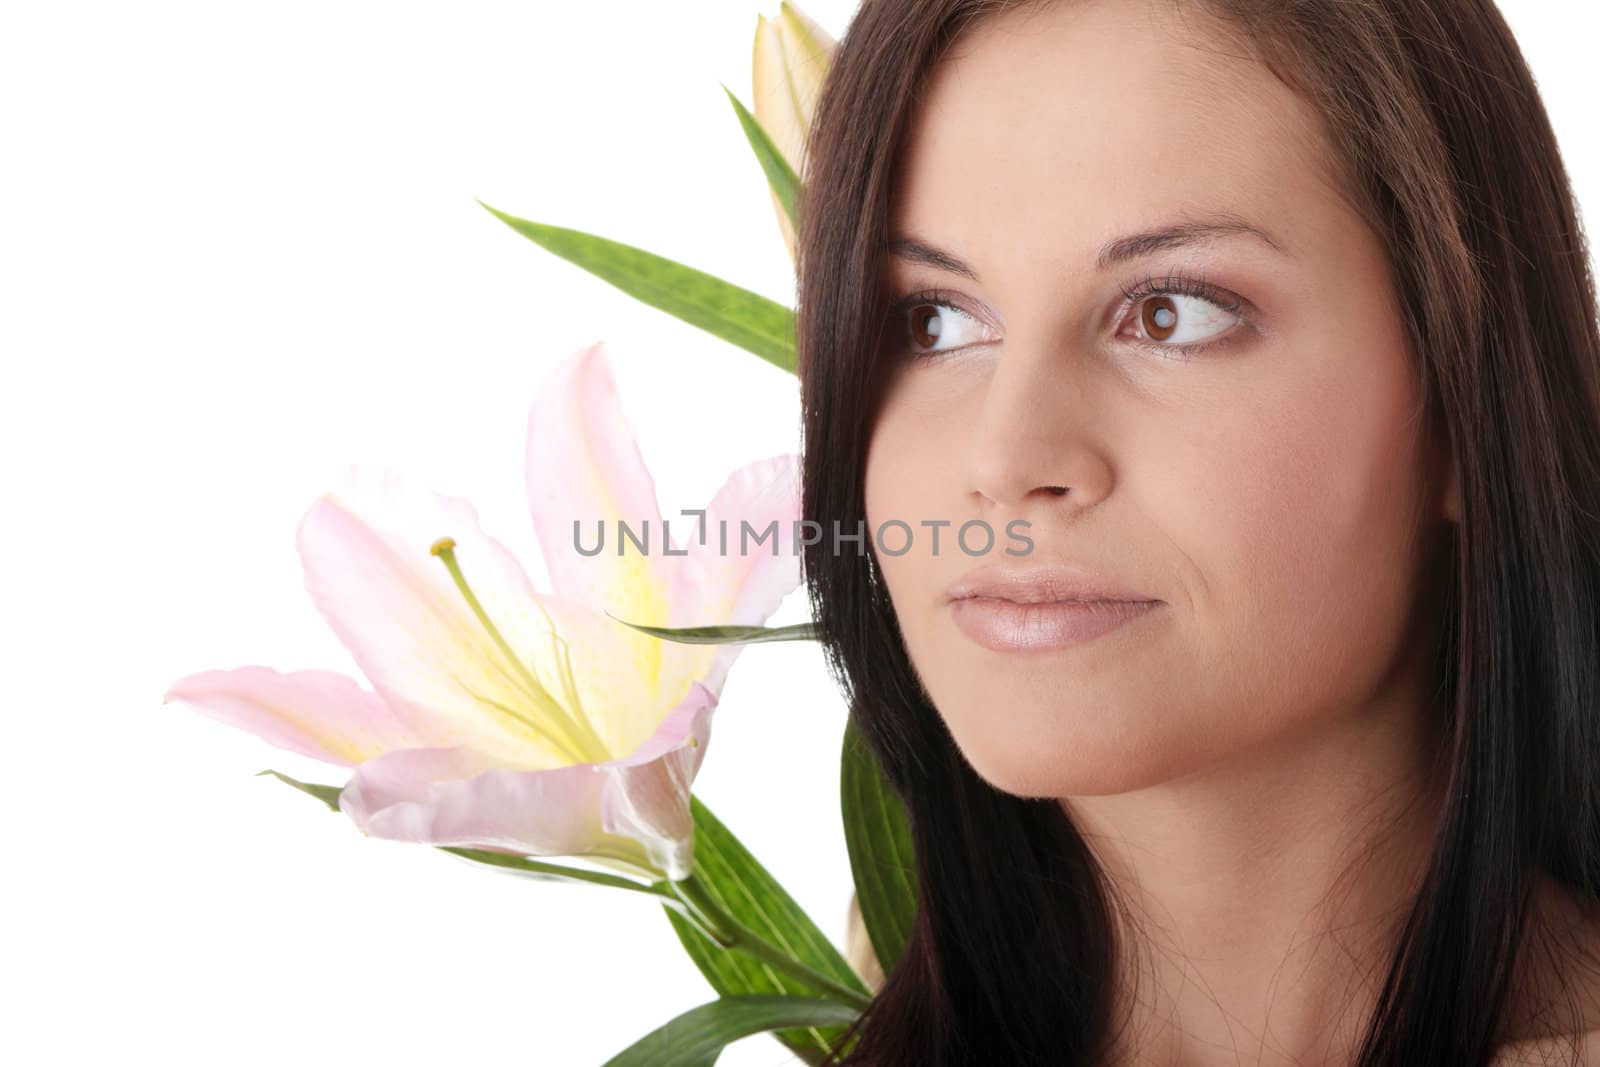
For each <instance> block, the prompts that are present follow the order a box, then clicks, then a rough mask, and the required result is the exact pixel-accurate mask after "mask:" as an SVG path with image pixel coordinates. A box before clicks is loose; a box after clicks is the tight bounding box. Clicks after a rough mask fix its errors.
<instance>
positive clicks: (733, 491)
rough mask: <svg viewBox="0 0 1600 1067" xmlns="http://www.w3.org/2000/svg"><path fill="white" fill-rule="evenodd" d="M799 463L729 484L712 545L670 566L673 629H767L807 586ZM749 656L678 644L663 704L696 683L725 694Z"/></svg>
mask: <svg viewBox="0 0 1600 1067" xmlns="http://www.w3.org/2000/svg"><path fill="white" fill-rule="evenodd" d="M798 461H799V457H798V456H796V455H793V454H792V453H786V454H783V455H777V456H771V457H769V458H767V459H762V460H757V461H755V462H754V463H749V464H746V465H745V466H743V467H740V468H739V469H737V470H735V471H734V472H733V473H732V474H730V475H729V476H728V479H727V481H726V482H724V483H723V485H722V488H721V489H719V490H718V491H717V493H716V495H715V496H714V497H713V498H712V500H711V503H710V504H709V505H707V507H706V525H705V544H704V545H702V544H700V540H699V537H698V534H699V531H698V530H695V531H693V533H694V536H692V537H690V538H689V539H688V544H687V548H688V552H689V554H688V555H687V556H685V557H682V558H676V559H671V560H670V562H671V563H672V564H673V567H672V570H671V578H670V584H669V586H668V588H669V590H670V594H669V595H670V599H671V615H670V620H671V621H670V622H667V623H666V624H665V625H668V626H673V627H686V626H760V625H762V624H764V623H765V622H766V620H767V618H768V617H769V616H770V615H772V613H773V612H774V611H776V610H777V609H778V606H779V605H780V604H781V603H782V602H783V599H784V597H786V596H788V594H789V593H790V592H791V591H792V590H793V589H794V588H795V587H796V586H798V585H799V584H800V557H799V554H798V553H797V552H796V550H795V544H796V538H795V522H796V521H797V520H798V519H799V518H800V486H799V468H798ZM774 522H775V523H777V536H776V538H775V539H774V538H773V537H767V538H766V540H765V541H763V542H761V543H760V544H757V543H756V538H757V537H759V536H761V535H762V534H764V533H765V532H766V530H767V527H768V525H769V524H771V523H774ZM743 523H748V524H749V527H750V530H751V534H750V536H749V538H748V539H744V538H742V536H741V535H742V531H743V526H742V524H743ZM724 530H725V531H726V544H727V551H726V552H724V551H723V537H724V535H723V531H724ZM846 532H848V531H846ZM829 533H831V531H829ZM774 549H776V551H774ZM629 621H630V622H632V621H638V620H632V619H630V620H629ZM645 621H649V620H645ZM743 648H744V646H743V645H689V644H684V643H682V642H673V643H672V645H671V650H670V651H667V652H665V653H664V655H665V661H664V663H663V667H662V685H663V687H664V691H663V692H662V693H661V694H660V696H661V698H662V699H663V700H664V701H669V702H670V701H672V700H673V699H674V698H676V697H677V696H678V694H680V693H683V692H685V691H686V690H687V686H688V681H689V679H691V678H698V679H700V680H701V681H703V682H704V684H705V685H706V687H707V688H709V689H710V690H711V691H712V692H713V693H720V692H721V691H722V684H723V681H724V680H725V678H726V676H727V673H728V669H729V668H730V667H731V666H732V665H733V661H734V659H736V658H737V657H738V655H739V652H740V650H742V649H743Z"/></svg>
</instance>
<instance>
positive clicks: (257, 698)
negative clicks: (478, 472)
mask: <svg viewBox="0 0 1600 1067" xmlns="http://www.w3.org/2000/svg"><path fill="white" fill-rule="evenodd" d="M795 459H796V457H795V456H793V455H789V454H784V455H778V456H773V457H770V458H767V459H763V460H759V461H757V462H754V463H751V464H748V465H746V466H744V467H741V468H739V469H738V470H736V471H734V472H733V473H732V474H731V475H730V476H729V478H728V479H727V481H726V482H725V483H724V485H723V486H722V488H721V489H720V490H719V491H718V492H717V493H716V495H715V497H714V498H713V499H712V501H711V502H710V504H709V505H708V506H707V507H706V509H705V514H704V515H703V516H702V517H701V518H702V521H703V522H704V524H705V528H704V530H703V531H701V532H702V534H704V533H707V532H712V533H713V535H712V536H700V537H698V538H693V537H691V538H689V539H688V540H687V544H685V543H684V540H685V539H684V538H681V537H677V536H671V535H670V534H669V531H668V525H667V523H666V522H664V521H663V519H662V516H661V513H660V508H659V506H658V504H657V501H656V495H655V485H654V481H653V480H652V478H651V476H650V473H649V471H648V469H647V468H646V467H645V465H644V461H643V458H642V457H641V455H640V452H639V449H638V445H637V442H636V440H635V437H634V433H633V430H632V428H631V426H630V425H629V423H628V421H627V419H626V417H625V416H624V413H623V411H622V408H621V406H620V404H619V401H618V396H617V392H616V387H615V382H614V379H613V377H612V374H611V370H610V367H609V364H608V361H607V359H606V354H605V350H604V348H603V345H602V343H599V342H597V343H595V344H593V345H591V346H589V347H587V348H584V349H581V350H579V351H577V352H575V353H574V354H573V355H571V356H569V357H568V358H567V359H566V360H564V361H563V362H562V363H561V364H560V365H559V366H558V367H557V368H556V369H555V370H554V371H553V372H552V373H551V375H550V377H549V378H547V379H546V382H545V384H544V386H543V387H542V388H541V389H540V391H539V393H538V395H537V398H536V401H535V403H534V406H533V410H532V413H531V416H530V419H529V425H528V434H527V449H526V478H527V492H528V498H529V503H530V506H531V511H532V517H533V526H534V532H535V534H536V536H537V539H538V542H539V546H540V550H541V556H542V557H543V559H544V562H545V567H546V570H547V571H548V573H549V578H550V584H551V586H552V588H551V589H550V590H549V591H547V592H546V591H538V590H536V589H535V588H534V587H533V584H532V583H531V582H530V580H529V579H528V576H527V574H526V572H525V571H524V570H523V569H522V566H521V565H520V564H519V563H518V562H517V560H516V558H515V557H514V556H513V555H512V553H511V552H510V551H508V550H507V549H506V548H505V547H504V546H503V545H502V544H501V543H500V542H498V541H496V540H494V539H493V538H491V537H490V536H488V535H487V534H486V533H484V532H483V530H482V529H481V528H480V526H479V523H478V517H477V513H476V511H475V510H474V508H473V507H472V506H471V505H470V504H468V503H467V502H466V501H463V500H459V499H455V498H452V497H448V496H440V495H437V494H434V493H432V492H429V491H427V490H425V489H422V488H420V487H418V486H416V485H414V484H412V483H411V482H409V481H408V480H407V479H405V478H404V477H403V476H401V475H399V474H396V473H394V472H392V471H388V470H385V469H383V468H380V467H374V466H358V467H352V468H349V469H348V471H347V472H346V474H345V478H344V482H343V484H342V485H341V486H340V487H339V488H336V489H335V490H333V491H330V492H328V493H326V494H324V495H323V496H322V497H321V498H319V499H318V500H317V501H316V502H315V503H313V504H312V505H311V507H310V509H309V510H308V511H307V512H306V513H305V515H304V517H303V518H302V519H301V521H300V524H299V528H298V532H297V546H298V549H299V553H300V557H301V561H302V564H303V567H304V572H305V584H306V588H307V590H308V591H309V592H310V594H311V597H312V599H313V601H314V602H315V603H316V606H317V608H318V609H319V611H320V612H321V614H322V615H323V617H324V618H325V619H326V621H327V622H328V625H329V626H330V627H332V629H333V631H334V632H335V634H337V635H338V637H339V639H340V641H341V642H342V643H343V644H344V646H345V648H346V649H348V651H349V652H350V655H351V657H352V658H353V660H354V661H355V663H356V665H357V666H358V667H359V668H360V671H361V673H362V674H364V675H365V677H366V680H367V682H369V683H370V686H371V688H370V689H369V688H365V687H363V686H362V685H361V684H360V683H358V682H357V681H356V680H355V679H353V678H351V677H348V676H345V675H343V674H339V673H336V672H332V671H324V670H301V671H293V672H289V673H283V672H279V671H277V670H274V669H272V668H270V667H263V666H246V667H238V668H234V669H231V670H212V671H204V672H201V673H198V674H193V675H190V676H188V677H185V678H182V679H180V680H178V681H177V682H176V683H174V684H173V685H172V687H171V688H170V689H169V690H168V691H167V693H166V696H165V699H166V700H167V701H181V702H183V703H185V704H188V705H190V706H192V707H193V708H194V709H195V710H197V711H199V712H201V713H202V714H205V715H208V716H210V717H212V718H215V719H219V720H221V721H223V722H226V723H229V724H230V725H233V726H236V727H239V728H241V729H244V730H248V731H250V732H252V733H255V734H257V735H258V736H260V737H262V738H263V739H265V740H267V741H269V742H271V743H272V744H275V745H277V746H279V747H282V748H285V749H289V750H291V751H294V752H298V753H301V754H304V755H307V756H311V757H314V758H316V759H320V760H323V761H325V762H328V763H331V764H336V765H341V766H346V767H351V768H353V769H354V770H353V774H352V775H351V777H350V779H349V781H348V783H347V784H346V785H345V786H344V788H343V790H342V791H341V792H340V795H339V806H340V809H341V810H342V811H343V812H344V813H345V814H346V815H348V816H349V817H350V818H351V820H353V821H354V822H355V824H356V825H357V826H358V827H359V828H360V829H361V830H362V831H364V832H365V833H367V834H370V835H372V836H375V837H383V838H390V839H394V840H400V841H413V842H420V843H426V844H433V845H454V846H468V847H477V848H487V849H495V850H500V851H506V852H513V853H517V854H520V855H528V856H535V855H536V856H550V855H583V856H585V857H586V858H589V859H591V860H592V861H594V862H596V863H599V864H600V865H602V866H608V867H613V868H617V869H621V870H623V871H625V872H627V873H630V874H635V875H642V876H645V877H648V878H650V879H652V880H654V879H659V878H662V877H666V878H669V879H672V880H681V879H683V878H686V877H687V876H688V875H689V874H690V873H692V870H693V822H692V819H691V817H690V807H689V792H690V788H691V785H692V783H693V781H694V778H695V775H696V773H697V772H698V770H699V768H700V764H701V761H702V759H703V758H704V756H705V751H706V744H707V741H708V739H709V734H710V723H711V712H712V710H713V709H714V707H715V706H716V703H717V698H718V694H719V693H720V691H721V687H722V683H723V680H724V678H725V677H726V674H727V671H728V668H729V667H730V666H731V664H732V662H733V660H734V658H735V657H736V656H737V655H738V652H739V648H740V646H739V645H737V644H726V645H696V644H686V643H678V642H673V641H663V640H660V639H657V638H655V637H651V636H648V635H646V634H644V633H641V632H639V631H637V630H634V629H632V628H631V627H629V626H627V625H625V624H624V623H623V622H621V621H618V620H619V619H625V620H627V621H629V622H639V623H646V624H652V625H657V626H666V627H687V626H696V625H706V624H736V625H737V624H745V625H758V624H760V623H762V622H763V621H764V620H765V619H766V618H767V617H768V616H769V615H770V614H771V613H772V612H773V611H774V610H776V609H777V607H778V605H779V603H780V602H781V601H782V600H783V598H784V596H785V595H787V594H788V593H789V592H790V590H792V589H793V588H794V587H795V586H796V585H797V584H798V583H799V560H798V557H797V555H796V554H795V552H794V547H793V545H794V542H793V537H794V529H793V528H794V525H795V520H796V519H797V518H798V516H799V498H798V491H797V487H796V482H795ZM741 522H748V523H749V525H750V526H751V528H752V530H753V531H754V533H753V534H752V536H756V535H759V534H760V533H761V532H762V531H764V530H765V529H766V528H767V527H768V525H769V524H770V523H773V522H775V523H776V527H777V536H776V539H769V540H767V541H766V542H765V543H759V542H758V543H757V548H756V549H755V550H752V551H747V552H741V551H740V548H741V544H740V542H739V541H738V540H737V539H738V538H739V528H740V524H741ZM619 524H625V525H626V527H627V529H628V530H629V531H631V533H632V535H633V538H632V539H630V540H628V541H627V543H626V545H625V544H624V541H623V538H622V536H621V534H620V532H619V533H617V534H613V531H614V530H615V531H620V530H621V528H622V527H621V525H619ZM723 524H727V525H728V526H729V527H731V530H732V533H731V535H730V536H729V538H728V542H729V547H728V549H727V551H723V544H722V541H721V539H720V538H719V537H717V536H715V534H714V531H717V530H719V529H721V528H722V525H723ZM681 525H683V526H684V527H686V528H690V529H692V528H693V525H694V524H689V523H683V524H681ZM601 531H603V534H604V535H605V536H606V539H607V543H606V546H605V551H602V552H599V553H598V554H594V553H593V552H592V551H591V549H592V546H593V544H594V542H595V540H596V538H597V537H599V536H601V535H602V534H601ZM641 531H642V536H641ZM580 533H581V534H582V536H581V537H580V536H579V535H580ZM640 541H643V542H644V548H645V550H644V551H641V550H640V548H639V542H640ZM669 545H670V548H669V547H668V546H669ZM624 548H626V551H625V552H624V551H623V549H624ZM580 549H581V551H580ZM669 552H670V553H671V554H668V553H669ZM607 612H610V613H611V614H612V615H615V616H616V618H610V617H607V614H606V613H607Z"/></svg>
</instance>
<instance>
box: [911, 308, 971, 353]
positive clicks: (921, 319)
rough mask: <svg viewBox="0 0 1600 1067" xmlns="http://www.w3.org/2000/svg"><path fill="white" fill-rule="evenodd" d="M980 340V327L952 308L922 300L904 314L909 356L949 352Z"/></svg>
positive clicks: (961, 312) (958, 309)
mask: <svg viewBox="0 0 1600 1067" xmlns="http://www.w3.org/2000/svg"><path fill="white" fill-rule="evenodd" d="M983 339H984V337H983V324H982V323H981V322H979V321H978V320H977V319H976V318H974V317H972V316H971V315H969V314H967V313H966V312H965V311H962V310H961V309H960V308H958V307H956V306H954V305H953V304H947V303H945V302H944V301H942V300H922V301H918V302H917V303H915V304H912V305H911V306H909V307H907V308H906V310H905V344H906V348H907V350H908V352H909V353H910V354H911V355H930V354H933V353H936V352H948V351H950V350H951V349H955V348H960V347H962V346H963V345H968V344H972V343H974V342H976V341H981V340H983ZM941 343H942V344H943V347H940V345H941Z"/></svg>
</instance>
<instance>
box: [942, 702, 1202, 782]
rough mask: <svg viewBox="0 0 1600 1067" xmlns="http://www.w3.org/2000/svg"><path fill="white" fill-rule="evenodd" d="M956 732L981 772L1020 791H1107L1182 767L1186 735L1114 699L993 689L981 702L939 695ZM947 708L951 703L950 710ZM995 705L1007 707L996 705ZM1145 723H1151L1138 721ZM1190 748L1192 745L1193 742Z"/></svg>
mask: <svg viewBox="0 0 1600 1067" xmlns="http://www.w3.org/2000/svg"><path fill="white" fill-rule="evenodd" d="M930 696H932V697H933V704H934V706H935V707H936V708H940V709H941V711H940V714H941V716H942V717H943V718H944V722H945V725H946V727H947V728H948V729H949V731H950V735H951V736H952V737H953V738H954V739H955V742H956V746H957V748H959V749H960V751H961V754H962V756H963V757H964V758H965V759H966V761H967V762H968V763H969V764H970V765H971V766H972V769H973V770H974V771H975V772H976V773H977V774H978V776H979V777H980V778H982V779H983V780H984V781H986V782H988V783H989V784H990V785H991V786H993V787H994V788H996V789H998V790H1000V791H1002V792H1005V793H1010V794H1013V795H1015V796H1019V797H1064V796H1102V795H1107V794H1113V793H1126V792H1131V791H1133V790H1136V789H1142V788H1145V787H1147V786H1151V785H1156V784H1159V783H1160V782H1162V781H1165V780H1167V779H1169V778H1172V777H1176V776H1177V775H1179V774H1181V773H1183V771H1184V769H1185V768H1184V767H1183V766H1181V764H1182V763H1183V762H1184V761H1183V759H1182V758H1181V757H1182V755H1183V754H1184V751H1185V746H1184V745H1183V744H1182V740H1181V739H1180V738H1177V737H1170V736H1168V737H1165V738H1163V737H1162V735H1163V734H1164V733H1168V731H1163V730H1161V729H1160V726H1159V724H1158V723H1151V722H1150V720H1149V719H1148V718H1147V717H1146V716H1145V715H1143V714H1141V713H1140V711H1139V709H1136V708H1130V707H1126V706H1123V705H1122V704H1121V703H1120V702H1118V701H1115V700H1105V699H1102V700H1098V701H1095V702H1094V705H1095V706H1092V707H1091V706H1089V703H1090V702H1089V701H1088V700H1087V699H1079V700H1077V701H1074V700H1073V699H1072V698H1070V697H1063V696H1062V695H1061V694H1060V693H1059V691H1058V692H1057V693H1056V695H1055V697H1054V699H1053V700H1050V701H1049V702H1039V701H1034V700H1028V699H1025V698H1023V697H1022V696H1021V695H1020V694H1006V693H1001V692H996V691H993V690H991V691H989V692H988V693H986V694H985V695H984V698H983V699H982V702H981V703H975V702H969V701H968V700H964V699H952V700H946V701H941V700H940V699H939V697H938V694H937V692H935V691H932V690H930ZM942 709H949V710H948V711H945V710H942ZM995 709H1004V710H1003V712H1000V713H996V711H995ZM1139 723H1149V724H1150V725H1149V727H1147V728H1145V729H1140V728H1139V726H1138V724H1139ZM1190 751H1191V753H1192V749H1191V750H1190Z"/></svg>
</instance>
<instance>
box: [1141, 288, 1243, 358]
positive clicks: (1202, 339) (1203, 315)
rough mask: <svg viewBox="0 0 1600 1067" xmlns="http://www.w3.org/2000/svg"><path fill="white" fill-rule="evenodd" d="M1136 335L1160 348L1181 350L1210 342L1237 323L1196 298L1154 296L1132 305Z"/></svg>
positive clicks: (1223, 311) (1231, 315) (1215, 306)
mask: <svg viewBox="0 0 1600 1067" xmlns="http://www.w3.org/2000/svg"><path fill="white" fill-rule="evenodd" d="M1134 312H1135V315H1134V320H1135V321H1136V322H1137V323H1138V331H1139V334H1140V335H1141V336H1143V337H1145V338H1147V339H1148V340H1151V341H1155V342H1157V343H1158V344H1162V345H1171V346H1173V347H1181V346H1184V345H1203V344H1206V343H1207V342H1209V341H1214V340H1216V339H1217V338H1219V337H1221V336H1222V335H1223V334H1225V333H1227V332H1228V331H1229V330H1231V329H1232V328H1233V326H1234V324H1235V323H1237V322H1239V316H1238V315H1236V314H1234V313H1233V312H1231V311H1229V310H1228V309H1226V308H1224V307H1221V306H1220V305H1218V304H1216V303H1213V302H1212V301H1210V300H1207V299H1206V298H1204V297H1199V296H1186V295H1184V294H1183V293H1155V294H1153V295H1151V296H1147V297H1144V298H1142V299H1141V300H1139V302H1138V303H1137V304H1135V305H1134Z"/></svg>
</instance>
